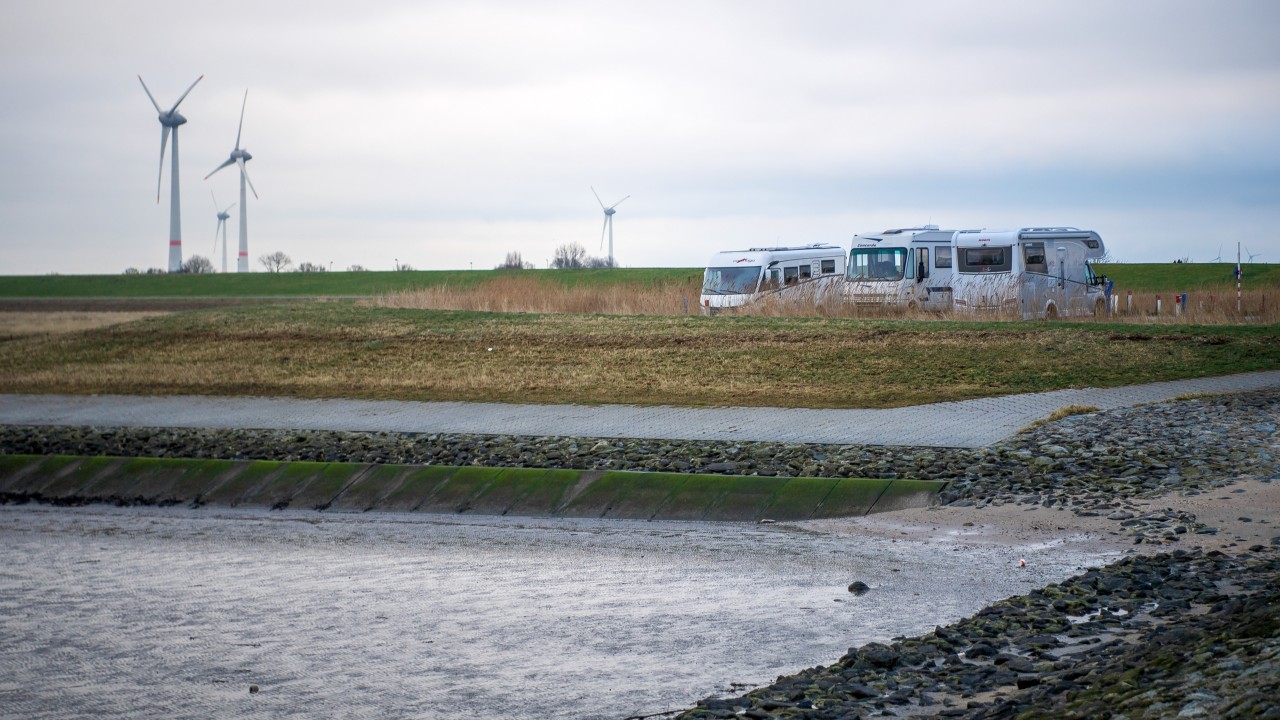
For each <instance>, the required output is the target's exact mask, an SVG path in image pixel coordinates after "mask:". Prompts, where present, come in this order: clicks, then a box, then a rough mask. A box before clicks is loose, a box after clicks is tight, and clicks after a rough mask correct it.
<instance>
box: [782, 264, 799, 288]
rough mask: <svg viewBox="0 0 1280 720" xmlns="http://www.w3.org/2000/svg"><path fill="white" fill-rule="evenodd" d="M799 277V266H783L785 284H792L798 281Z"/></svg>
mask: <svg viewBox="0 0 1280 720" xmlns="http://www.w3.org/2000/svg"><path fill="white" fill-rule="evenodd" d="M799 277H800V268H798V267H784V268H782V282H783V283H784V284H786V285H790V284H792V283H794V282H796V280H797V279H798V278H799Z"/></svg>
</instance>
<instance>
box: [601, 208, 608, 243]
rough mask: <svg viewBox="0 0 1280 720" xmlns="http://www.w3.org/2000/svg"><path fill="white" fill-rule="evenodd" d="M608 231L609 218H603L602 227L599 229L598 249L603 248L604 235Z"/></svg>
mask: <svg viewBox="0 0 1280 720" xmlns="http://www.w3.org/2000/svg"><path fill="white" fill-rule="evenodd" d="M608 229H609V216H608V215H605V216H604V225H602V226H601V227H600V247H604V233H605V231H606V230H608Z"/></svg>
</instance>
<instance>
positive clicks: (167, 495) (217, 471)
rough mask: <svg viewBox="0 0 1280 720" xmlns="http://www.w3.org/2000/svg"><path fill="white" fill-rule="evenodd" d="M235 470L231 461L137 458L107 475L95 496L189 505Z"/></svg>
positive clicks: (116, 467)
mask: <svg viewBox="0 0 1280 720" xmlns="http://www.w3.org/2000/svg"><path fill="white" fill-rule="evenodd" d="M234 467H235V463H234V462H233V461H230V460H182V459H175V458H133V459H130V460H126V461H124V462H121V463H119V464H117V465H114V466H112V467H111V468H110V470H108V471H107V472H105V473H104V474H103V475H102V476H101V477H100V478H99V479H98V481H97V483H95V484H94V486H93V493H94V495H95V496H97V497H99V498H103V499H107V498H116V499H120V500H126V501H137V502H147V503H157V504H170V503H189V502H191V501H192V500H194V499H195V498H196V496H197V495H199V494H200V492H201V491H202V490H203V489H204V488H207V487H210V486H212V485H215V484H216V483H217V480H218V478H219V477H221V476H222V475H223V474H224V473H226V472H227V471H228V470H231V469H233V468H234Z"/></svg>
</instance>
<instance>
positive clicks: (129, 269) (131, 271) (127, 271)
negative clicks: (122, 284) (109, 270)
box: [124, 267, 142, 275]
mask: <svg viewBox="0 0 1280 720" xmlns="http://www.w3.org/2000/svg"><path fill="white" fill-rule="evenodd" d="M124 274H125V275H141V274H142V273H140V272H138V268H136V267H127V268H125V269H124Z"/></svg>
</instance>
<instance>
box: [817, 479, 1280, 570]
mask: <svg viewBox="0 0 1280 720" xmlns="http://www.w3.org/2000/svg"><path fill="white" fill-rule="evenodd" d="M1125 506H1126V507H1127V508H1134V509H1132V510H1129V511H1130V512H1133V513H1135V514H1137V513H1142V512H1148V511H1155V510H1163V509H1166V508H1171V509H1173V510H1176V511H1182V512H1190V513H1193V514H1195V516H1196V519H1197V520H1198V521H1199V522H1201V523H1204V524H1205V525H1206V526H1208V527H1211V528H1216V529H1217V532H1216V533H1205V534H1197V533H1187V534H1186V535H1182V536H1181V537H1180V540H1179V541H1178V542H1177V543H1174V544H1173V545H1172V546H1170V545H1156V544H1149V543H1143V544H1139V545H1135V544H1134V542H1133V539H1132V538H1131V537H1130V536H1128V535H1126V534H1125V533H1123V532H1122V531H1121V529H1120V522H1119V521H1117V520H1110V519H1108V518H1107V517H1106V516H1105V515H1095V516H1079V515H1076V514H1074V513H1072V512H1070V511H1068V510H1060V509H1051V508H1045V507H1042V506H1040V505H1016V504H1004V505H988V506H986V507H974V506H967V507H956V506H945V507H932V508H914V509H909V510H898V511H895V512H888V513H878V514H876V515H866V516H863V517H858V518H841V519H834V520H812V521H808V522H805V523H797V525H798V526H802V527H807V528H810V529H812V530H815V531H820V532H826V533H836V534H839V533H850V534H859V535H868V536H872V537H881V538H890V539H900V540H910V541H913V542H935V543H939V544H960V545H996V546H1004V547H1007V548H1008V553H1009V555H1008V557H1009V558H1010V562H1011V563H1012V564H1014V565H1016V564H1017V563H1018V560H1020V559H1022V556H1021V554H1020V552H1019V551H1020V550H1027V549H1032V548H1043V547H1048V546H1066V545H1069V546H1071V547H1073V548H1074V549H1076V550H1078V551H1082V552H1086V553H1100V554H1101V553H1111V552H1143V553H1155V552H1161V551H1167V550H1169V549H1173V548H1177V547H1181V548H1183V549H1188V550H1189V549H1191V548H1195V547H1199V548H1203V549H1205V550H1221V551H1223V552H1232V551H1237V552H1238V551H1243V550H1245V549H1247V548H1249V547H1250V546H1253V545H1259V544H1260V545H1267V544H1269V543H1270V542H1271V540H1272V539H1273V538H1275V537H1278V536H1280V483H1277V482H1264V481H1260V480H1243V481H1239V482H1236V483H1233V484H1231V485H1229V486H1227V487H1224V488H1220V489H1215V490H1212V491H1209V492H1203V493H1200V494H1198V495H1164V496H1161V497H1157V498H1150V499H1131V500H1126V501H1125Z"/></svg>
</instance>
